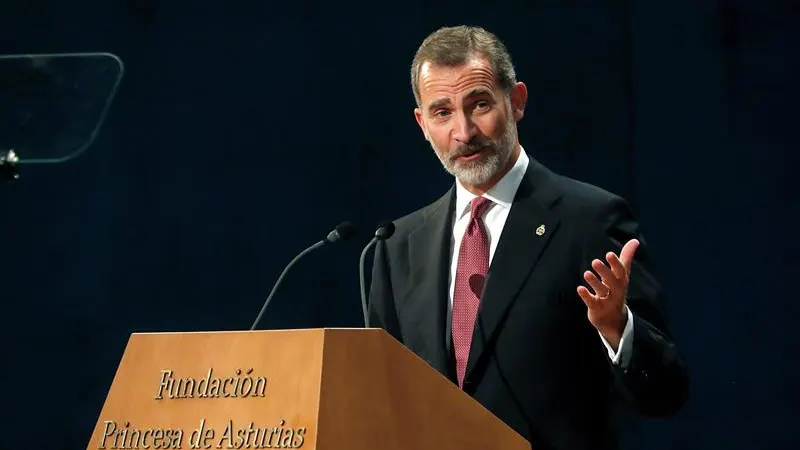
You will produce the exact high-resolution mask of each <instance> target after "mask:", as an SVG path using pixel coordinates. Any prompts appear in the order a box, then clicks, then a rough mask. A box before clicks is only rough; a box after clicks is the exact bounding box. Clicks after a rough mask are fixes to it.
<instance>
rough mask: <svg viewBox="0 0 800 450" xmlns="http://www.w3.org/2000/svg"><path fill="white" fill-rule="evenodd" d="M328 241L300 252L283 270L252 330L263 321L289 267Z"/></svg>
mask: <svg viewBox="0 0 800 450" xmlns="http://www.w3.org/2000/svg"><path fill="white" fill-rule="evenodd" d="M327 243H328V241H327V240H325V239H323V240H321V241H319V242H317V243H316V244H314V245H312V246H311V247H308V248H307V249H305V250H303V251H302V252H300V254H298V255H297V256H295V257H294V259H293V260H292V261H291V262H290V263H289V264H288V265H287V266H286V268H284V269H283V272H281V275H280V276H279V277H278V280H277V281H276V282H275V284H274V285H273V286H272V291H270V293H269V296H268V297H267V301H265V302H264V306H262V307H261V311H259V313H258V316H257V317H256V320H255V321H253V325H251V326H250V331H253V330H255V329H256V326H258V322H260V321H261V316H263V315H264V311H266V310H267V306H269V302H271V301H272V296H274V295H275V291H277V290H278V286H279V285H280V284H281V281H283V277H285V276H286V273H287V272H289V269H291V268H292V266H294V265H295V263H297V261H299V260H300V258H302V257H303V256H305V255H307V254H309V253H311V252H312V251H314V250H316V249H318V248H320V247H322V246H323V245H325V244H327Z"/></svg>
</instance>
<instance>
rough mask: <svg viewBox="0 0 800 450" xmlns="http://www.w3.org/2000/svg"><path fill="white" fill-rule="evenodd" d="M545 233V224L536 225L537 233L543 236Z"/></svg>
mask: <svg viewBox="0 0 800 450" xmlns="http://www.w3.org/2000/svg"><path fill="white" fill-rule="evenodd" d="M543 234H544V224H541V225H539V226H538V227H536V235H537V236H541V235H543Z"/></svg>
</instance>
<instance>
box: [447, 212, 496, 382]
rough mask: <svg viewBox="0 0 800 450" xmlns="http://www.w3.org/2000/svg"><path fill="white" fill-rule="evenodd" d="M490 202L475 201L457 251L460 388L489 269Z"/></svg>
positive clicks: (455, 316)
mask: <svg viewBox="0 0 800 450" xmlns="http://www.w3.org/2000/svg"><path fill="white" fill-rule="evenodd" d="M491 204H492V202H491V200H489V199H486V198H483V197H477V198H475V199H473V200H472V202H471V204H470V206H471V209H472V216H471V217H470V220H469V224H468V225H467V230H466V231H465V232H464V238H463V239H462V240H461V248H460V249H459V252H458V267H457V268H456V282H455V289H454V290H453V319H452V333H453V347H454V350H455V354H456V375H457V376H458V386H459V387H463V383H464V372H465V371H466V368H467V359H469V347H470V345H471V344H472V331H473V329H474V328H475V318H476V316H477V314H478V305H479V304H480V295H481V292H482V291H483V283H484V281H485V279H486V274H487V273H488V272H489V237H488V235H487V234H486V228H485V226H484V224H483V219H482V218H481V217H482V216H483V213H484V212H486V209H487V208H488V207H489V206H490V205H491Z"/></svg>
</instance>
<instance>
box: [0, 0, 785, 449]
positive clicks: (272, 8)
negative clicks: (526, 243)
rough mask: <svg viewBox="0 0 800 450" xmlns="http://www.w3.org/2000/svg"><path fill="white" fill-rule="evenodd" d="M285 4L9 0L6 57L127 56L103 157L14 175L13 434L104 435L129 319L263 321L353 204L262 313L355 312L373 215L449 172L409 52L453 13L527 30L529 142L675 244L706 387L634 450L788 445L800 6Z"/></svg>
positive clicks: (286, 320) (51, 437)
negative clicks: (417, 92) (298, 257)
mask: <svg viewBox="0 0 800 450" xmlns="http://www.w3.org/2000/svg"><path fill="white" fill-rule="evenodd" d="M268 3H270V2H260V1H238V2H211V1H201V2H198V1H169V2H168V1H164V2H159V1H156V0H130V1H124V2H123V1H115V2H109V1H99V0H96V1H92V0H82V1H79V2H46V1H44V0H28V1H27V2H3V4H2V6H0V53H39V52H59V51H69V52H72V51H109V52H113V53H116V54H117V55H119V56H120V57H121V58H122V59H123V60H124V62H125V66H126V74H125V78H124V79H123V82H122V85H121V87H120V91H119V93H118V96H117V98H116V101H115V103H114V104H113V106H112V110H111V113H110V116H109V118H108V120H107V122H106V124H105V126H104V128H103V129H102V132H101V134H100V135H99V136H98V140H97V141H96V143H95V145H94V146H93V147H92V148H91V149H90V151H89V152H88V153H86V154H84V155H82V156H81V157H80V158H78V159H75V160H73V161H71V162H68V163H66V164H62V165H55V166H37V167H25V168H23V169H25V170H24V173H23V178H22V180H21V181H20V182H18V183H16V184H13V185H6V186H2V188H1V189H0V201H2V206H3V210H2V215H1V216H0V235H1V236H3V238H4V239H3V246H2V247H1V248H2V250H0V256H2V260H1V261H0V273H2V276H0V279H1V280H2V285H3V290H2V292H1V293H0V295H1V296H2V297H0V298H2V304H3V306H4V309H3V311H4V313H3V314H2V315H1V316H0V320H1V321H2V323H0V333H2V335H0V337H1V338H2V339H1V342H2V361H3V363H4V370H3V371H2V377H3V380H2V381H3V382H2V383H0V396H1V398H2V399H3V401H2V408H1V409H0V411H2V418H3V420H2V422H0V423H2V425H0V426H2V435H3V436H4V437H3V442H4V443H3V447H4V448H16V447H21V446H23V445H27V444H30V443H31V442H34V441H35V442H36V447H37V448H63V449H79V448H85V445H86V442H87V441H88V438H89V435H90V432H91V429H92V427H93V425H94V422H95V420H96V419H97V415H98V414H99V411H100V408H101V406H102V402H103V399H104V396H105V394H106V391H107V389H108V387H109V385H110V383H111V380H112V377H113V374H114V371H115V369H116V365H117V363H118V361H119V358H120V356H121V355H122V352H123V350H124V345H125V343H126V340H127V338H128V336H129V335H130V333H132V332H137V331H153V330H164V331H173V330H174V331H177V330H186V331H192V330H227V329H239V328H246V327H247V326H249V325H250V323H251V321H252V319H253V318H254V316H255V314H256V313H257V311H258V309H259V307H260V306H261V302H262V301H263V299H264V297H265V296H266V294H267V292H268V290H269V287H270V286H271V284H272V283H273V281H274V280H275V278H276V276H277V274H278V273H279V272H280V270H281V269H282V267H283V265H284V264H285V263H286V262H288V261H289V259H291V258H292V257H293V256H294V254H295V253H296V252H298V251H299V250H301V249H302V248H304V247H306V246H307V245H309V244H311V243H312V242H314V241H315V240H317V239H319V238H321V237H322V236H323V235H324V234H325V233H326V232H327V231H328V230H329V229H330V228H331V227H332V226H334V225H335V224H336V223H338V222H339V221H341V220H345V219H347V220H353V221H355V222H357V223H358V224H359V225H360V226H361V229H362V231H363V232H364V234H362V235H361V236H360V241H356V242H351V243H348V244H346V245H343V246H341V247H338V248H334V247H331V248H328V249H324V250H322V251H320V252H318V253H317V254H315V255H313V256H311V257H309V258H307V259H305V260H304V261H302V262H301V263H300V264H299V266H298V267H296V268H295V270H294V272H293V273H291V274H290V275H289V276H288V277H287V278H286V279H285V284H284V285H283V287H282V289H281V290H280V291H279V294H278V296H277V297H276V299H275V301H274V303H273V304H272V307H271V309H270V310H269V312H268V314H267V315H266V317H265V319H264V321H263V323H262V327H263V328H293V327H321V326H358V325H359V318H360V309H359V300H358V295H359V291H358V272H357V262H358V254H359V252H360V247H361V245H362V244H363V243H366V240H367V237H368V235H367V233H369V231H370V228H372V227H373V226H374V224H376V223H377V222H379V221H380V220H383V219H386V218H394V217H397V216H400V215H403V214H405V213H407V212H410V211H412V210H414V209H416V208H417V207H419V206H421V205H423V204H425V203H427V202H429V201H431V200H433V199H435V198H436V197H437V196H438V195H440V194H441V192H443V190H445V189H446V188H447V187H448V184H449V183H450V182H451V180H450V179H449V178H448V177H447V176H445V174H444V173H443V170H442V169H441V168H440V166H439V163H438V161H437V160H436V159H435V157H434V155H433V153H432V151H431V149H430V148H429V147H428V145H427V143H426V142H425V141H424V140H423V139H422V136H421V133H420V132H419V130H418V129H417V126H416V123H415V122H414V120H413V116H412V113H411V111H412V107H413V103H412V102H413V99H412V95H411V91H410V89H409V85H408V67H409V65H410V61H411V58H412V56H413V52H414V50H415V49H416V47H417V45H418V44H419V42H420V41H421V40H422V39H423V38H424V37H425V35H426V34H427V33H429V32H430V31H432V30H433V29H435V28H437V27H439V26H442V25H447V24H456V23H472V24H480V25H483V26H485V27H487V28H489V29H490V30H493V31H495V32H496V33H498V34H499V35H500V36H501V38H503V39H504V40H505V41H506V43H507V45H508V46H509V48H510V50H511V52H512V55H513V56H514V58H515V60H516V64H517V69H518V73H519V75H520V77H521V78H522V79H523V80H524V81H526V82H527V84H528V87H529V90H530V94H531V102H530V106H529V110H528V112H527V115H526V118H525V119H524V121H523V122H522V124H521V131H520V132H521V135H522V140H523V145H525V146H526V148H527V149H528V151H529V152H531V153H532V154H533V155H534V157H536V158H538V159H539V160H540V161H542V162H543V163H545V164H546V165H548V166H550V167H551V168H553V169H554V170H557V171H559V172H561V173H564V174H566V175H569V176H572V177H575V178H579V179H583V180H586V181H588V182H591V183H595V184H598V185H600V186H602V187H604V188H607V189H609V190H611V191H614V192H617V193H619V194H621V195H623V196H625V197H626V198H628V199H629V200H630V201H631V202H632V204H633V205H634V207H635V209H636V211H637V213H638V216H639V218H640V220H641V222H642V225H643V227H644V230H645V233H646V237H647V239H648V241H649V244H650V245H651V246H652V248H653V252H654V253H655V256H656V257H657V260H658V261H659V262H660V271H661V275H662V278H663V280H664V282H665V283H666V285H667V292H668V294H669V296H670V298H669V304H668V311H669V316H670V320H671V322H672V324H673V328H674V331H675V334H676V335H677V340H678V342H679V343H680V344H681V347H682V349H683V352H684V354H685V355H686V359H687V360H688V363H689V364H690V367H691V373H692V388H693V391H692V399H691V402H690V403H689V404H688V405H687V407H686V408H685V410H684V411H683V412H682V413H681V414H680V415H679V416H678V417H677V418H675V419H673V420H669V421H647V422H643V423H641V424H638V423H634V422H632V423H631V424H630V425H629V429H630V434H629V436H630V443H629V445H630V447H631V448H647V449H708V448H725V449H728V450H734V449H748V450H749V449H752V448H759V449H789V448H796V445H797V443H798V438H799V437H800V436H799V435H798V431H797V427H796V426H791V425H790V424H792V423H795V422H796V421H797V420H798V419H800V411H799V410H798V407H797V402H798V400H797V399H800V389H798V387H797V384H796V382H795V381H796V380H795V379H796V377H795V374H796V373H797V370H798V363H797V347H798V343H800V339H799V338H798V337H797V334H796V332H794V328H796V317H797V316H798V313H800V307H798V305H799V304H800V302H799V301H798V298H797V297H798V296H797V291H796V286H795V284H796V276H797V274H798V270H797V269H798V264H797V260H796V258H795V255H796V254H797V251H798V250H800V248H798V247H799V246H798V243H797V238H796V234H795V233H796V230H797V226H798V219H797V218H796V214H795V211H794V210H795V209H796V208H795V204H796V199H797V195H796V192H797V190H796V188H795V186H794V184H790V182H789V181H790V171H792V172H793V170H794V167H795V165H796V162H797V159H798V158H797V156H796V150H797V148H798V144H799V143H800V139H798V135H797V126H796V121H797V117H798V116H797V104H798V100H800V98H799V96H798V87H797V81H796V80H798V79H800V68H799V67H798V62H797V55H798V54H800V52H799V50H800V48H798V47H800V45H799V44H800V31H798V30H800V28H798V27H797V23H798V11H797V7H796V5H795V3H794V2H791V1H788V0H786V1H782V2H781V1H763V0H762V1H757V0H751V1H745V0H739V1H722V0H721V1H719V2H713V1H712V2H696V1H694V0H674V1H672V2H655V3H654V2H648V1H643V0H629V1H627V2H619V1H602V2H597V1H576V2H561V1H540V2H534V3H533V4H529V2H516V3H513V4H512V3H507V4H504V5H499V4H498V5H491V6H490V5H488V3H486V2H448V1H440V2H434V3H431V4H430V5H421V4H416V3H407V4H402V5H396V6H394V5H392V6H390V5H388V4H387V5H380V4H379V3H377V2H367V1H347V2H315V1H304V2H296V3H291V2H288V3H286V4H281V3H280V2H279V3H278V4H276V5H268ZM1 101H2V99H0V102H1ZM792 276H794V279H793V278H792ZM43 427H44V428H46V429H47V430H48V431H47V432H45V433H42V432H41V431H40V430H42V429H43ZM32 434H33V435H34V436H35V438H32V437H31V435H32Z"/></svg>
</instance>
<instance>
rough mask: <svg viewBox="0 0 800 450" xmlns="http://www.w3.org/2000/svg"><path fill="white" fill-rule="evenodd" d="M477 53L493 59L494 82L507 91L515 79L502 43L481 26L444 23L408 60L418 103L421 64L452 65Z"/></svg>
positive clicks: (509, 57) (510, 62) (458, 63)
mask: <svg viewBox="0 0 800 450" xmlns="http://www.w3.org/2000/svg"><path fill="white" fill-rule="evenodd" d="M476 54H477V55H481V56H484V57H486V58H487V59H488V60H489V61H490V62H491V63H492V71H493V72H494V74H495V77H496V81H497V84H498V85H499V86H500V88H501V89H502V90H503V91H504V92H505V93H506V94H509V93H510V92H511V91H512V90H513V89H514V85H515V84H516V83H517V75H516V73H515V72H514V64H513V63H512V61H511V55H510V54H509V53H508V49H507V48H506V46H505V44H503V42H502V41H501V40H500V39H499V38H498V37H497V36H495V35H494V34H492V33H490V32H489V31H486V30H485V29H483V28H480V27H472V26H466V25H460V26H455V27H443V28H439V29H438V30H436V31H434V32H433V33H431V34H430V35H428V37H426V38H425V40H424V41H422V44H420V46H419V48H418V49H417V53H416V54H415V55H414V61H413V62H412V63H411V89H412V90H413V91H414V99H415V100H416V102H417V106H419V105H420V94H419V72H420V68H421V67H422V65H423V64H425V63H426V62H429V63H431V64H433V65H435V66H445V67H455V66H460V65H462V64H464V63H466V62H467V61H468V60H469V58H470V57H472V56H475V55H476Z"/></svg>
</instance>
